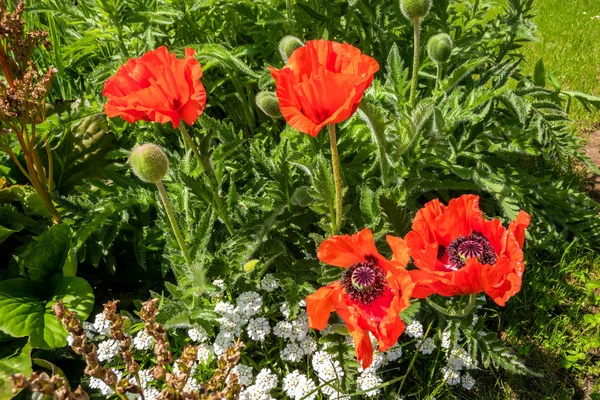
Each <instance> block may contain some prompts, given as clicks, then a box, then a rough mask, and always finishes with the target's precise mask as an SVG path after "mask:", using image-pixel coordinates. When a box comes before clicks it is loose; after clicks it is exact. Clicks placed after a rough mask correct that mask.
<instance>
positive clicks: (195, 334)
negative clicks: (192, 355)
mask: <svg viewBox="0 0 600 400" xmlns="http://www.w3.org/2000/svg"><path fill="white" fill-rule="evenodd" d="M187 334H188V336H189V338H190V339H192V341H193V342H205V341H206V339H208V334H207V333H206V331H205V330H204V328H202V327H194V328H191V329H189V330H188V331H187Z"/></svg>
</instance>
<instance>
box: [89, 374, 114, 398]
mask: <svg viewBox="0 0 600 400" xmlns="http://www.w3.org/2000/svg"><path fill="white" fill-rule="evenodd" d="M90 389H99V390H100V393H102V395H104V396H108V395H110V394H113V393H114V391H113V390H112V389H111V388H110V386H108V385H107V384H106V383H104V381H101V380H100V379H98V378H93V377H92V378H90Z"/></svg>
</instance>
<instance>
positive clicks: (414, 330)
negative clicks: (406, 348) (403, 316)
mask: <svg viewBox="0 0 600 400" xmlns="http://www.w3.org/2000/svg"><path fill="white" fill-rule="evenodd" d="M404 332H406V334H407V335H408V336H410V337H412V338H417V339H420V338H422V337H423V325H421V323H420V322H419V321H417V320H416V319H415V320H414V321H413V322H411V323H410V325H408V326H407V327H406V329H405V330H404Z"/></svg>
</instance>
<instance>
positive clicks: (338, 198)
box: [327, 124, 343, 235]
mask: <svg viewBox="0 0 600 400" xmlns="http://www.w3.org/2000/svg"><path fill="white" fill-rule="evenodd" d="M327 128H328V129H329V144H330V146H331V165H332V167H333V182H334V183H335V211H336V214H335V224H332V227H331V230H332V233H333V234H334V235H335V234H337V233H339V231H340V228H341V227H342V203H343V202H342V177H341V175H340V156H339V154H338V148H337V139H336V136H335V124H332V125H327Z"/></svg>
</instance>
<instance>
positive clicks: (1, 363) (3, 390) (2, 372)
mask: <svg viewBox="0 0 600 400" xmlns="http://www.w3.org/2000/svg"><path fill="white" fill-rule="evenodd" d="M30 353H31V345H30V344H29V343H26V344H25V345H24V346H22V347H17V345H14V346H13V345H11V346H5V347H4V348H3V351H2V353H1V355H2V358H0V399H10V398H12V397H13V395H14V393H13V392H12V383H11V381H10V380H9V377H10V376H11V375H13V374H23V375H24V376H29V375H30V374H31V371H32V369H31V359H30Z"/></svg>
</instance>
